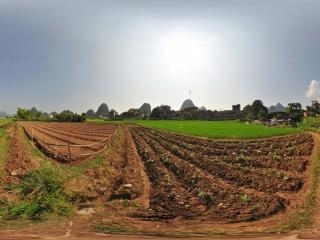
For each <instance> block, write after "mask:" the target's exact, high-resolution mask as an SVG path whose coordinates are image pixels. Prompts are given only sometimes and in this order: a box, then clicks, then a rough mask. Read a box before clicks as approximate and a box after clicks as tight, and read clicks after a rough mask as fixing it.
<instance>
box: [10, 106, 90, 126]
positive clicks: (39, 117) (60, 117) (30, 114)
mask: <svg viewBox="0 0 320 240" xmlns="http://www.w3.org/2000/svg"><path fill="white" fill-rule="evenodd" d="M16 118H17V120H24V121H55V122H85V121H86V115H85V113H82V114H81V115H79V114H77V113H73V112H71V111H70V110H64V111H62V112H61V113H56V112H52V113H51V114H48V113H46V112H42V111H38V110H37V109H36V108H35V107H33V108H31V109H26V108H18V110H17V115H16Z"/></svg>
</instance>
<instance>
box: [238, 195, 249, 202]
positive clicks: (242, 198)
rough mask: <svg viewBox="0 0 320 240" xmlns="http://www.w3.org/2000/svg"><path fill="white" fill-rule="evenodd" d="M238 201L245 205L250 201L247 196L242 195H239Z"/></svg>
mask: <svg viewBox="0 0 320 240" xmlns="http://www.w3.org/2000/svg"><path fill="white" fill-rule="evenodd" d="M240 199H241V201H242V202H243V203H247V202H249V201H250V200H251V197H250V196H249V195H247V194H242V195H240Z"/></svg>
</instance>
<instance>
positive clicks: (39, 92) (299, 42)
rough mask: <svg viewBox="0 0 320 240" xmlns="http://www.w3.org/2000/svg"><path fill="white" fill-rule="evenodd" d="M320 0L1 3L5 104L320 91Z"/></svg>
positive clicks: (295, 95)
mask: <svg viewBox="0 0 320 240" xmlns="http://www.w3.org/2000/svg"><path fill="white" fill-rule="evenodd" d="M319 12H320V1H319V0H303V1H302V0H266V1H263V0H259V1H256V0H241V1H239V0H161V1H156V0H114V1H111V0H46V1H43V0H0V110H5V111H7V112H10V113H14V112H15V111H16V108H17V107H25V108H31V107H33V106H35V107H36V108H38V109H40V110H43V111H47V112H52V111H62V110H64V109H70V110H73V111H75V112H79V113H81V112H84V111H86V110H88V109H90V108H92V109H94V110H97V108H98V106H99V105H100V104H101V103H102V102H105V103H107V104H108V106H109V108H113V109H116V110H117V111H118V112H123V111H126V110H128V109H129V108H132V107H133V108H138V107H140V106H141V105H142V104H143V103H144V102H147V103H150V104H151V106H152V107H156V106H159V105H161V104H167V105H170V106H171V107H172V108H173V109H176V110H177V109H179V108H180V106H181V104H182V102H183V101H184V100H185V99H187V98H189V97H190V93H189V91H190V90H191V99H192V100H193V102H194V103H195V104H196V105H197V106H199V107H201V106H205V107H206V108H207V109H212V110H213V109H215V110H221V109H231V105H232V104H238V103H240V104H241V105H242V107H243V106H245V105H246V104H249V103H252V102H253V100H255V99H261V100H262V101H263V103H264V104H265V105H267V106H270V105H274V104H276V103H278V102H280V103H282V104H284V105H286V104H287V103H289V102H301V103H303V104H304V105H307V104H309V103H310V102H311V100H313V99H317V98H319V97H320V44H319V43H320V14H319Z"/></svg>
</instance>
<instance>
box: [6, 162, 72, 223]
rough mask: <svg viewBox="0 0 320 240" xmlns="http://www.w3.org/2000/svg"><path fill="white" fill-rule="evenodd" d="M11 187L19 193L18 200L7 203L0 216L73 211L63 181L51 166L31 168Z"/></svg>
mask: <svg viewBox="0 0 320 240" xmlns="http://www.w3.org/2000/svg"><path fill="white" fill-rule="evenodd" d="M12 189H13V190H15V191H17V193H18V194H19V196H20V201H18V202H12V203H8V204H7V206H6V208H3V209H2V211H1V212H0V214H1V215H2V216H12V217H14V216H22V217H33V218H38V217H41V215H42V214H43V213H53V214H56V215H62V216H69V215H71V214H72V213H73V210H74V209H73V206H72V204H71V203H70V202H69V201H68V196H67V194H66V192H65V189H64V186H63V181H62V180H61V179H60V178H59V175H58V174H57V172H56V171H54V170H53V169H52V168H48V167H45V168H41V169H36V170H31V171H30V172H28V173H27V174H26V175H24V176H23V178H22V181H21V183H19V184H16V185H14V186H12Z"/></svg>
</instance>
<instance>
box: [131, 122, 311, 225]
mask: <svg viewBox="0 0 320 240" xmlns="http://www.w3.org/2000/svg"><path fill="white" fill-rule="evenodd" d="M130 132H131V134H132V136H133V138H134V141H135V144H136V147H137V150H138V153H139V155H140V157H141V159H142V161H143V163H144V165H145V168H146V172H147V174H148V176H149V179H150V182H151V192H150V208H151V210H148V211H146V212H144V213H143V214H141V216H142V217H143V218H145V219H150V220H151V219H172V218H176V217H182V218H184V219H189V218H192V219H195V218H201V219H202V220H215V221H223V222H243V221H255V220H258V219H262V218H265V217H269V216H271V215H273V214H276V213H279V212H282V211H284V210H285V209H286V208H287V207H288V206H289V205H290V204H291V203H290V201H291V199H293V198H295V196H296V193H297V192H298V191H299V190H300V189H301V188H302V187H303V185H304V182H305V178H306V174H305V171H304V170H305V169H306V166H307V165H308V164H309V160H310V155H311V151H312V148H313V138H312V136H311V135H308V134H299V135H294V136H286V137H281V138H275V139H274V140H273V141H270V139H264V140H258V142H259V143H260V144H257V143H256V142H255V141H241V140H239V141H220V140H218V141H215V140H204V139H199V142H197V141H196V140H197V139H198V138H191V137H187V136H182V135H177V134H171V133H168V132H163V131H159V130H151V129H147V128H143V127H132V128H130ZM184 139H185V140H186V141H184ZM237 143H239V144H237ZM268 144H269V145H271V146H269V147H267V145H268ZM307 144H308V145H307ZM237 145H239V148H236V147H235V146H237ZM265 149H267V150H265ZM261 152H265V154H267V157H268V159H269V161H267V162H266V163H264V161H263V160H262V159H265V158H266V157H265V156H263V154H262V153H261ZM279 158H280V159H282V161H284V162H286V164H277V163H278V162H279ZM253 159H258V161H257V162H259V163H260V165H259V166H256V165H254V164H252V161H253ZM297 159H300V161H301V162H303V164H302V165H299V164H298V166H299V168H298V169H296V168H295V166H296V165H297V164H296V163H297ZM250 161H251V162H250ZM270 166H271V168H270ZM278 166H281V167H278ZM284 169H285V170H284Z"/></svg>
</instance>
